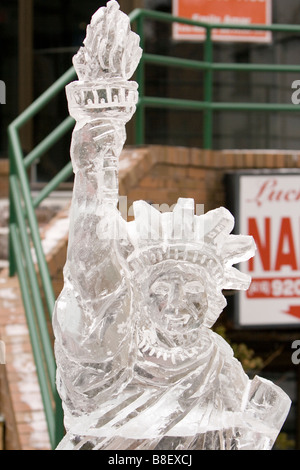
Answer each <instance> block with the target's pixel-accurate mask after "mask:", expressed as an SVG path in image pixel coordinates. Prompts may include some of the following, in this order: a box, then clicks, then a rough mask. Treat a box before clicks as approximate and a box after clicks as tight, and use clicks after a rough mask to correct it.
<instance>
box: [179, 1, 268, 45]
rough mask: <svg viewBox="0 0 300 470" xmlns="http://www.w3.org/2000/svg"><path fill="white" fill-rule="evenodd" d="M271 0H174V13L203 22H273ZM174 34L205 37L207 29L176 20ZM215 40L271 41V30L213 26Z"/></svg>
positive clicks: (180, 36) (181, 37) (194, 38)
mask: <svg viewBox="0 0 300 470" xmlns="http://www.w3.org/2000/svg"><path fill="white" fill-rule="evenodd" d="M271 1H272V0H173V15H174V16H179V17H181V18H188V19H190V20H194V21H199V22H203V23H210V24H211V23H215V24H222V25H223V24H225V25H226V24H230V25H243V26H245V25H246V26H247V25H253V24H255V25H270V24H271V21H272V11H271V10H272V4H271ZM173 37H174V39H179V40H183V39H185V40H193V41H203V40H204V39H205V29H204V28H200V27H196V26H191V25H186V24H180V23H174V25H173ZM212 38H213V40H214V41H243V42H244V41H247V42H270V41H271V39H272V35H271V32H270V31H252V30H247V29H245V30H239V29H223V28H222V29H214V30H213V31H212Z"/></svg>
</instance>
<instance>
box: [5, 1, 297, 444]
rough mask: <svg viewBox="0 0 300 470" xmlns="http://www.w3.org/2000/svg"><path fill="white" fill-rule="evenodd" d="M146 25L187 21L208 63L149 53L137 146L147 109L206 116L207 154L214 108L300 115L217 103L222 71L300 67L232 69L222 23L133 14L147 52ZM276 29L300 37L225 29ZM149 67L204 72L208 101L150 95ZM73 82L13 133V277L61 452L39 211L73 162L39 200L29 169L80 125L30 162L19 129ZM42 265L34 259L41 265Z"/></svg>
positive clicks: (50, 141)
mask: <svg viewBox="0 0 300 470" xmlns="http://www.w3.org/2000/svg"><path fill="white" fill-rule="evenodd" d="M147 19H151V20H157V21H162V22H169V23H170V22H181V23H184V24H190V25H194V26H201V27H204V28H205V29H206V40H205V42H204V57H203V61H195V60H186V59H182V58H175V57H164V56H159V55H153V54H147V53H146V52H144V53H143V56H142V59H141V62H140V65H139V67H138V70H137V74H136V80H137V82H138V84H139V96H140V98H139V103H138V107H137V112H136V115H135V140H136V144H139V145H140V144H144V143H145V140H144V128H145V110H146V108H147V107H157V108H169V109H186V110H201V111H203V113H204V120H203V122H204V124H203V142H204V147H205V148H206V149H210V148H212V143H213V141H212V139H213V137H212V136H213V134H212V129H213V112H214V111H216V110H231V111H241V110H242V111H269V112H271V111H280V112H283V111H284V112H286V111H287V112H295V111H297V112H298V108H297V106H295V105H292V104H270V103H266V104H260V103H216V102H214V101H213V72H214V71H216V70H235V71H244V72H253V71H255V72H259V71H261V72H281V73H283V72H297V73H300V67H299V66H295V65H290V66H289V65H264V64H259V65H255V64H251V65H250V64H240V63H239V64H230V63H226V64H224V63H214V62H213V41H212V38H211V32H212V30H213V29H214V28H222V27H223V26H222V25H212V24H210V25H208V24H205V23H201V22H197V21H192V20H188V19H184V18H175V17H173V16H172V15H170V14H166V13H158V12H154V11H147V10H139V9H138V10H134V11H133V12H132V13H131V15H130V20H131V22H132V23H135V24H136V28H137V33H138V34H139V36H140V38H141V47H142V48H144V46H145V41H144V33H143V31H144V21H145V20H147ZM231 28H234V29H247V30H249V29H253V30H271V31H276V32H279V31H280V32H288V33H291V32H292V33H298V34H300V26H299V27H298V26H291V25H271V26H258V25H256V26H248V25H247V26H237V25H232V26H231V25H226V29H231ZM147 63H149V64H150V63H151V64H156V65H164V66H166V67H182V68H189V69H194V70H203V71H204V99H203V101H191V100H179V99H168V98H156V97H147V96H145V84H144V74H145V64H147ZM74 78H75V71H74V69H73V67H71V68H70V69H69V70H68V71H67V72H66V73H65V74H64V75H63V76H62V77H61V78H60V79H59V80H57V81H56V82H55V83H54V84H53V85H52V86H51V87H50V88H49V89H48V90H47V91H46V92H45V93H43V94H42V95H41V96H40V97H39V98H38V99H37V100H36V101H35V102H34V103H32V105H31V106H29V108H28V109H26V110H25V111H24V112H23V113H22V114H21V115H20V116H19V117H18V118H17V119H15V120H14V121H13V122H12V123H11V125H10V126H9V128H8V137H9V158H10V274H11V275H14V274H15V273H17V275H18V277H19V281H20V287H21V291H22V297H23V303H24V307H25V311H26V316H27V322H28V326H29V331H30V336H31V342H32V348H33V353H34V358H35V363H36V368H37V374H38V378H39V383H40V388H41V393H42V398H43V403H44V409H45V414H46V419H47V423H48V430H49V436H50V441H51V445H52V447H53V448H55V447H56V445H57V443H58V442H59V440H60V439H61V437H62V436H63V433H64V429H63V416H62V408H61V402H60V399H59V397H58V394H57V391H56V387H55V368H56V366H55V359H54V354H53V345H52V339H51V335H50V334H49V329H48V325H49V321H51V317H52V312H53V308H54V303H55V296H54V292H53V287H52V283H51V278H50V275H49V270H48V266H47V262H46V259H45V255H44V252H43V248H42V243H41V239H40V234H39V227H38V223H37V219H36V214H35V209H36V208H37V207H38V206H39V204H40V203H41V202H42V201H43V200H44V199H45V198H46V197H47V196H48V195H49V194H50V193H51V192H52V191H53V190H55V189H56V188H57V187H58V186H59V184H60V183H62V182H63V181H65V180H66V179H68V178H69V176H70V175H71V174H72V166H71V162H70V163H68V164H67V165H66V167H65V168H63V170H61V171H60V172H59V173H58V174H57V175H56V176H55V178H54V179H52V180H51V181H50V182H49V183H48V184H47V185H46V186H45V187H44V188H43V189H42V190H41V191H40V193H39V194H38V195H37V196H36V197H35V198H33V197H32V194H31V190H30V183H29V180H28V170H29V168H30V166H31V165H32V164H35V162H36V161H37V160H38V159H40V158H41V157H42V156H43V155H44V154H45V152H46V151H47V150H49V149H50V148H51V147H52V146H53V145H54V144H55V143H56V142H57V141H58V140H59V139H61V138H62V136H63V135H65V133H66V132H68V131H69V130H70V129H71V128H72V126H73V125H74V120H73V119H72V118H71V117H67V118H66V119H65V120H64V121H63V122H62V123H61V124H60V125H59V126H58V127H56V128H55V129H54V130H53V131H52V132H51V133H50V134H49V135H48V136H47V137H46V138H45V139H44V140H43V141H42V142H40V143H39V144H38V145H37V146H36V147H35V148H34V149H33V150H32V151H31V152H30V153H29V154H28V155H27V156H26V157H25V156H24V155H23V151H22V146H21V142H20V137H19V130H20V128H21V127H22V126H24V125H25V124H26V122H27V121H28V120H30V119H32V118H33V117H34V116H36V114H37V113H38V112H39V111H41V110H42V109H43V108H44V106H45V105H46V104H47V103H48V102H49V101H50V100H52V99H53V98H54V97H56V95H57V94H58V93H59V92H61V91H62V90H63V89H64V87H65V85H66V84H67V83H69V82H70V81H71V80H73V79H74ZM35 260H36V261H35Z"/></svg>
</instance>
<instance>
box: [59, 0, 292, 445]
mask: <svg viewBox="0 0 300 470" xmlns="http://www.w3.org/2000/svg"><path fill="white" fill-rule="evenodd" d="M140 57H141V49H140V47H139V38H138V36H137V35H136V34H135V33H133V32H132V31H131V30H130V25H129V19H128V17H127V16H126V15H124V14H123V13H122V12H120V10H119V5H118V3H117V2H116V1H114V0H111V1H109V2H108V3H107V6H106V7H103V8H100V9H99V10H98V11H97V12H96V13H95V14H94V16H93V17H92V21H91V24H90V25H89V26H88V28H87V37H86V39H85V41H84V46H83V47H82V48H80V50H79V52H78V54H77V55H76V56H75V57H74V65H75V68H76V71H77V74H78V77H79V81H76V82H73V83H70V84H69V85H68V86H67V98H68V104H69V110H70V114H71V115H72V116H73V117H74V118H75V119H76V125H75V128H74V131H73V136H72V143H71V158H72V162H73V168H74V173H75V180H74V191H73V200H72V208H71V214H70V231H69V244H68V253H67V261H66V264H65V268H64V287H63V290H62V292H61V294H60V296H59V298H58V299H57V302H56V305H55V310H54V315H53V328H54V333H55V354H56V360H57V388H58V391H59V394H60V396H61V398H62V402H63V408H64V417H65V427H66V435H65V437H64V438H63V440H62V441H61V443H60V444H59V446H58V449H59V450H69V449H70V450H71V449H72V450H77V449H78V450H82V449H93V450H108V449H114V450H116V449H123V450H124V449H128V450H130V449H136V450H138V449H156V450H158V449H161V450H165V449H170V450H173V449H174V450H179V449H190V450H192V449H213V450H215V449H270V448H271V447H272V445H273V443H274V441H275V439H276V436H277V434H278V432H279V431H280V429H281V427H282V424H283V422H284V420H285V418H286V416H287V413H288V411H289V407H290V399H289V397H288V396H287V395H286V394H285V393H284V392H283V391H282V390H281V389H280V388H279V387H278V386H276V385H274V384H273V383H272V382H269V381H267V380H265V379H263V378H260V377H255V378H254V379H253V380H250V379H249V378H248V376H247V375H246V374H245V372H244V371H243V368H242V366H241V364H240V362H239V361H238V360H237V359H236V358H234V356H233V351H232V349H231V347H230V346H229V345H228V343H227V342H226V341H225V340H224V339H222V338H221V337H220V336H219V335H217V334H216V333H215V332H213V331H212V330H211V327H212V326H213V325H214V323H215V321H216V320H217V318H218V317H219V315H220V313H221V312H222V310H223V309H224V307H225V305H226V300H225V297H224V295H223V289H238V290H239V289H247V288H248V286H249V282H250V278H249V277H248V276H247V275H245V274H243V273H241V272H240V271H239V270H238V269H236V268H235V267H234V265H235V264H237V263H240V262H242V261H246V260H247V259H249V258H250V257H252V256H253V255H254V252H255V245H254V242H253V239H252V237H249V236H243V235H233V234H231V232H232V230H233V227H234V218H233V216H232V215H231V214H230V212H229V211H228V210H227V209H225V208H223V207H220V208H218V209H215V210H212V211H210V212H208V213H206V214H202V215H195V211H194V200H193V199H183V198H180V199H179V200H178V202H177V204H176V206H175V208H174V210H173V211H172V212H171V211H170V212H165V213H161V212H160V211H158V210H157V209H155V208H154V207H152V206H151V205H149V204H148V203H146V202H144V201H136V202H135V203H134V220H133V221H132V222H126V221H125V220H124V219H123V218H122V217H121V214H120V212H119V210H118V206H117V205H118V160H119V155H120V152H121V150H122V148H123V145H124V142H125V138H126V132H125V124H126V122H127V121H128V120H129V119H130V118H131V117H132V115H133V113H134V111H135V106H136V103H137V100H138V92H137V85H136V83H134V82H130V81H129V78H130V76H131V75H132V74H133V72H134V70H135V68H136V66H137V65H138V62H139V60H140Z"/></svg>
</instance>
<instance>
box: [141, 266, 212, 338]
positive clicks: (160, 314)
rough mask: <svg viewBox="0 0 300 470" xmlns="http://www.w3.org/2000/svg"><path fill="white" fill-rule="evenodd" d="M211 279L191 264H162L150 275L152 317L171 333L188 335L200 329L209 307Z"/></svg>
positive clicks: (161, 328)
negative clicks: (208, 291) (209, 282)
mask: <svg viewBox="0 0 300 470" xmlns="http://www.w3.org/2000/svg"><path fill="white" fill-rule="evenodd" d="M207 283H208V280H207V278H206V276H205V274H204V272H203V270H200V268H199V267H197V266H193V265H190V264H189V263H185V262H181V263H175V264H173V263H168V262H165V263H162V265H161V266H160V268H159V269H157V268H156V269H154V271H153V272H152V275H151V277H150V284H149V291H150V300H151V301H150V304H151V307H150V308H151V319H152V321H154V322H155V323H156V324H157V326H158V328H159V329H160V330H162V331H165V332H168V334H170V335H173V334H175V335H176V334H185V333H188V332H189V331H191V330H194V329H196V328H198V327H199V326H200V325H201V324H202V323H203V320H204V317H205V313H206V312H207V308H208V297H207Z"/></svg>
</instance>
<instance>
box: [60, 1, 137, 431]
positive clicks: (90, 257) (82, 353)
mask: <svg viewBox="0 0 300 470" xmlns="http://www.w3.org/2000/svg"><path fill="white" fill-rule="evenodd" d="M140 57H141V49H140V48H139V37H138V36H137V35H136V34H135V33H133V32H132V31H131V30H130V24H129V18H128V17H127V16H126V15H125V14H124V13H122V12H121V11H120V10H119V5H118V3H117V2H116V1H109V2H108V4H107V7H106V8H100V9H99V10H98V11H97V12H96V13H95V14H94V15H93V17H92V20H91V23H90V25H89V26H88V28H87V35H86V38H85V40H84V45H83V46H82V47H81V48H80V50H79V51H78V53H77V54H76V56H75V57H74V59H73V61H74V66H75V69H76V72H77V74H78V78H79V81H75V82H72V83H70V84H69V85H68V86H67V87H66V92H67V99H68V105H69V112H70V114H71V116H73V117H74V118H75V120H76V125H75V128H74V131H73V135H72V143H71V159H72V164H73V169H74V173H75V180H74V190H73V200H72V207H71V214H70V230H69V244H68V255H67V262H66V265H65V269H64V279H65V284H64V289H63V291H62V293H61V295H60V297H59V299H58V301H57V304H56V307H55V315H54V330H55V334H56V338H57V340H56V355H57V357H58V358H59V359H58V389H59V392H60V393H61V395H62V396H63V397H65V400H63V402H64V410H65V421H66V423H68V422H69V421H71V420H72V418H73V417H74V416H80V415H81V414H82V413H87V412H90V411H91V410H94V409H95V407H97V406H98V401H97V400H99V395H101V394H104V395H105V393H111V390H112V389H114V388H115V387H121V385H120V384H124V383H126V378H125V377H124V376H125V375H126V374H128V368H127V358H128V348H129V347H130V343H131V342H130V341H129V338H128V334H129V332H126V331H125V332H124V331H122V332H121V331H117V325H118V324H119V323H122V322H126V318H127V315H128V311H129V304H130V297H129V294H128V290H127V286H126V283H125V280H124V277H123V276H122V272H121V268H120V266H119V263H118V260H117V258H116V254H115V252H116V249H115V246H114V244H115V239H116V236H115V233H114V231H115V230H116V226H117V225H118V223H119V222H121V216H120V214H119V212H118V210H117V203H118V162H119V155H120V153H121V150H122V148H123V144H124V142H125V138H126V132H125V124H126V122H127V121H128V120H129V119H130V118H131V116H132V114H133V113H134V111H135V105H136V103H137V99H138V92H137V84H136V83H135V82H130V81H128V79H129V78H130V77H131V75H132V74H133V72H134V70H135V68H136V66H137V65H138V62H139V60H140ZM87 364H88V366H87ZM96 397H98V398H97V400H96Z"/></svg>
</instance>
